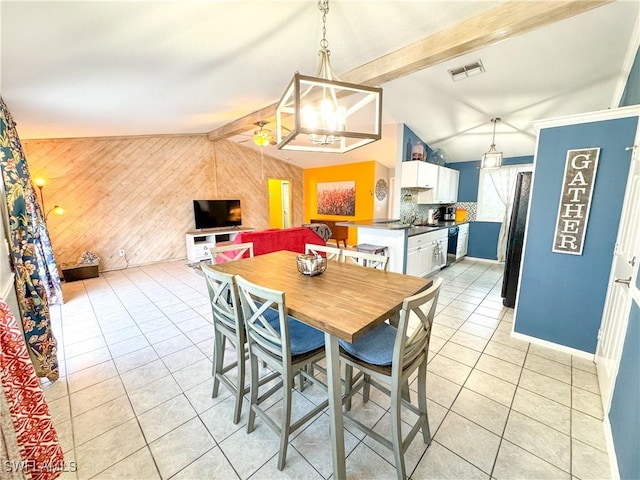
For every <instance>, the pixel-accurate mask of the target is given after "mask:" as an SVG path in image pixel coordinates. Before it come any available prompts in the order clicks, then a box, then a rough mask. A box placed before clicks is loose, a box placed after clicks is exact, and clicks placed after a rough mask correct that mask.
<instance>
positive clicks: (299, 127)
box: [276, 0, 382, 153]
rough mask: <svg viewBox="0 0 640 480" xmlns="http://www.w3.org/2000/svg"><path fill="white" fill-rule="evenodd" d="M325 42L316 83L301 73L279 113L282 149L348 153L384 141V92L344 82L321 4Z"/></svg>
mask: <svg viewBox="0 0 640 480" xmlns="http://www.w3.org/2000/svg"><path fill="white" fill-rule="evenodd" d="M318 8H319V9H320V12H322V40H321V41H320V50H319V51H318V55H319V57H320V64H319V65H318V71H317V72H316V76H315V77H310V76H307V75H301V74H300V73H297V72H296V74H295V75H294V76H293V80H291V83H289V86H288V87H287V90H286V91H285V93H284V95H283V96H282V99H281V100H280V103H278V106H277V108H276V132H277V142H278V148H279V149H283V150H303V151H309V152H335V153H344V152H348V151H350V150H353V149H354V148H358V147H361V146H363V145H366V144H367V143H371V142H375V141H376V140H380V137H381V130H382V89H381V88H379V87H369V86H366V85H357V84H354V83H346V82H342V81H340V80H339V79H338V78H337V77H336V75H335V73H334V72H333V70H332V68H331V62H330V61H329V56H330V55H331V52H330V51H329V42H328V41H327V38H326V34H327V28H326V23H327V13H329V1H328V0H320V1H319V2H318Z"/></svg>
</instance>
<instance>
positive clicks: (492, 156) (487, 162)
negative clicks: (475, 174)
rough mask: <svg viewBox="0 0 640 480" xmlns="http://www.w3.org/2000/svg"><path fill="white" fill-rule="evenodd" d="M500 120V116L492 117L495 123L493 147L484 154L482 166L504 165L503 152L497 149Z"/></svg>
mask: <svg viewBox="0 0 640 480" xmlns="http://www.w3.org/2000/svg"><path fill="white" fill-rule="evenodd" d="M499 121H500V117H496V118H492V119H491V122H492V123H493V137H492V139H491V147H489V151H488V152H487V153H485V154H484V155H482V163H481V164H480V168H498V167H499V166H500V165H502V152H498V151H497V150H496V123H498V122H499Z"/></svg>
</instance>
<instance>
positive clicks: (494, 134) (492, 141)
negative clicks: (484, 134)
mask: <svg viewBox="0 0 640 480" xmlns="http://www.w3.org/2000/svg"><path fill="white" fill-rule="evenodd" d="M491 121H492V122H493V137H491V146H492V147H493V148H494V149H495V147H496V124H497V123H498V122H499V121H500V117H496V118H492V119H491Z"/></svg>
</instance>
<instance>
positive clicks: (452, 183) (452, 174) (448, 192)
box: [434, 167, 460, 203]
mask: <svg viewBox="0 0 640 480" xmlns="http://www.w3.org/2000/svg"><path fill="white" fill-rule="evenodd" d="M459 176H460V172H459V171H458V170H454V169H453V168H446V167H438V181H437V185H436V190H435V192H434V200H435V203H455V202H457V201H458V179H459Z"/></svg>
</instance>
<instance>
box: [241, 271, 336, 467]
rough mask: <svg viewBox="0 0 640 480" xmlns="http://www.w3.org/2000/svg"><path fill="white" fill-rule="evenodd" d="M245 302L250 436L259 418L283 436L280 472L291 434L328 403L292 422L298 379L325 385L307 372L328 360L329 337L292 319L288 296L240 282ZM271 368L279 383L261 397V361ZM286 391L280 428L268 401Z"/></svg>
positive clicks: (281, 437) (283, 398)
mask: <svg viewBox="0 0 640 480" xmlns="http://www.w3.org/2000/svg"><path fill="white" fill-rule="evenodd" d="M236 281H237V284H238V292H239V295H240V303H241V305H242V312H243V315H244V322H245V329H246V332H247V343H248V345H249V371H250V378H251V384H250V410H249V420H248V422H247V432H248V433H251V432H252V431H253V430H254V427H255V419H256V416H258V417H260V419H261V420H263V421H264V422H265V424H266V425H267V426H269V428H271V429H272V430H273V431H274V432H276V433H277V434H278V435H279V436H280V449H279V453H278V470H282V469H283V468H284V465H285V459H286V455H287V445H288V443H289V435H290V434H291V433H292V432H294V431H295V430H297V429H298V428H299V427H301V426H302V425H304V424H305V423H306V422H308V421H309V420H310V419H311V418H313V417H315V416H316V415H318V414H319V413H320V412H322V411H323V410H324V409H325V408H326V407H327V405H328V400H325V401H323V402H321V403H320V404H319V405H316V406H315V407H314V408H312V409H311V410H310V411H308V412H307V413H305V414H304V415H303V416H302V417H301V418H299V419H297V420H296V421H295V422H294V423H291V392H292V390H293V387H294V377H295V376H296V375H297V374H298V373H300V374H302V375H303V376H304V377H305V378H306V379H307V380H309V381H311V382H313V383H317V384H320V385H322V386H324V388H326V384H325V383H323V382H322V381H321V380H319V379H318V378H316V377H314V376H312V375H310V374H309V373H308V372H307V366H308V365H310V364H311V363H313V362H317V361H318V360H321V359H322V358H324V354H325V352H324V333H323V332H321V331H320V330H317V329H315V328H313V327H310V326H309V325H306V324H304V323H302V322H300V321H298V320H296V319H295V318H293V317H290V316H289V315H288V309H287V306H286V303H285V294H284V292H281V291H277V290H272V289H269V288H265V287H261V286H259V285H256V284H254V283H251V282H249V281H247V280H246V279H244V278H242V277H241V276H240V275H238V276H237V277H236ZM259 361H262V362H265V363H266V364H267V367H268V368H270V369H271V370H272V371H273V372H275V373H277V374H278V376H279V377H280V381H279V382H278V384H277V385H276V386H271V388H269V389H268V390H267V391H265V392H260V391H259V390H260V386H261V385H260V381H259V380H260V379H259V372H258V362H259ZM280 390H282V402H283V405H282V417H281V420H280V424H278V423H277V422H276V420H274V418H273V417H271V416H270V415H269V413H268V411H273V410H270V409H269V407H270V406H271V403H266V405H264V404H265V402H266V401H267V400H268V399H269V398H271V396H272V395H273V394H275V393H276V392H279V391H280Z"/></svg>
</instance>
